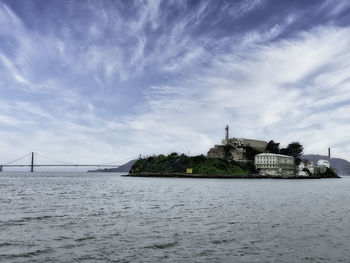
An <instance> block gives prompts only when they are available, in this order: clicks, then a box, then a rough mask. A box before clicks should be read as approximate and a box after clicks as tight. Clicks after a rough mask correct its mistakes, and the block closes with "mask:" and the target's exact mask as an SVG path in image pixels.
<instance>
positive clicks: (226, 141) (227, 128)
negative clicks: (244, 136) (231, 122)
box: [225, 125, 229, 145]
mask: <svg viewBox="0 0 350 263" xmlns="http://www.w3.org/2000/svg"><path fill="white" fill-rule="evenodd" d="M228 130H229V127H228V125H227V126H226V128H225V131H226V135H225V144H226V145H227V144H228V139H229V134H228Z"/></svg>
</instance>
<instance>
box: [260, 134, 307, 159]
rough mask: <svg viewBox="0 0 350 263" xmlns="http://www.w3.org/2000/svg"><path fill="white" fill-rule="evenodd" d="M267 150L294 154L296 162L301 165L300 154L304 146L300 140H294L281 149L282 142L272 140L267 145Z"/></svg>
mask: <svg viewBox="0 0 350 263" xmlns="http://www.w3.org/2000/svg"><path fill="white" fill-rule="evenodd" d="M266 151H267V152H270V153H277V154H283V155H289V156H293V157H294V158H295V164H296V165H299V164H300V156H301V155H302V154H303V151H304V147H303V146H302V145H301V144H300V143H299V142H292V143H290V144H288V146H287V148H282V149H280V144H279V143H276V142H274V141H273V140H271V141H269V142H268V144H267V146H266Z"/></svg>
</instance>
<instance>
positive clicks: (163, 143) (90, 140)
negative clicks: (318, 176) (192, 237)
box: [0, 0, 350, 163]
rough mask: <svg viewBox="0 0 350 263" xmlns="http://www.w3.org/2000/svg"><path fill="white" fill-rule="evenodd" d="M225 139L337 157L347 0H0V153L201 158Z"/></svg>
mask: <svg viewBox="0 0 350 263" xmlns="http://www.w3.org/2000/svg"><path fill="white" fill-rule="evenodd" d="M227 124H228V125H229V126H230V135H231V136H232V137H245V138H255V139H263V140H270V139H274V140H275V141H278V142H281V144H282V146H284V145H285V144H287V143H289V142H291V141H300V142H301V143H302V144H303V145H304V148H305V152H306V153H319V154H326V153H327V147H329V146H330V147H331V148H332V151H333V154H334V155H335V156H338V157H343V158H347V159H349V160H350V1H348V0H337V1H334V0H323V1H322V0H308V1H305V0H299V1H297V0H296V1H283V0H244V1H239V0H235V1H233V0H232V1H228V0H226V1H224V0H215V1H195V0H188V1H186V0H166V1H165V0H164V1H157V0H150V1H142V0H135V1H129V0H125V1H122V0H120V1H102V0H101V1H66V0H61V1H56V0H45V1H44V0H31V1H27V0H8V1H7V0H0V160H1V162H2V163H4V162H6V161H10V160H11V159H15V158H16V157H19V156H21V155H24V154H26V153H28V152H32V151H34V152H38V153H41V154H43V155H44V156H49V157H51V158H54V159H59V160H62V161H67V162H83V163H100V162H109V161H111V162H112V161H115V160H124V161H125V160H128V159H130V158H134V157H135V156H137V155H139V154H140V153H141V154H144V155H146V154H153V153H155V154H158V153H169V152H173V151H176V152H184V153H188V152H190V154H200V153H203V154H205V153H206V152H207V151H208V149H209V148H210V147H211V146H212V145H214V144H217V143H220V141H221V139H222V138H223V137H224V127H225V125H227Z"/></svg>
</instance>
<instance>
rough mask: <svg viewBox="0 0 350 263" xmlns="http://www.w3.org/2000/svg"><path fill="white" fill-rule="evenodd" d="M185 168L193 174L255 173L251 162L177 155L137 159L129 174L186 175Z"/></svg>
mask: <svg viewBox="0 0 350 263" xmlns="http://www.w3.org/2000/svg"><path fill="white" fill-rule="evenodd" d="M186 168H192V171H193V173H194V174H227V175H247V174H251V173H255V172H256V171H255V167H254V163H252V162H245V163H241V162H235V161H233V160H229V159H221V158H206V157H205V156H204V155H198V156H186V155H184V154H181V155H179V154H177V153H172V154H169V155H168V156H165V155H158V156H151V157H148V158H143V159H139V160H137V161H136V163H135V164H134V165H133V166H132V167H131V170H130V172H132V173H186Z"/></svg>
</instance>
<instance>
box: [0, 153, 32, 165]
mask: <svg viewBox="0 0 350 263" xmlns="http://www.w3.org/2000/svg"><path fill="white" fill-rule="evenodd" d="M31 154H32V153H28V154H26V155H24V156H22V157H19V158H17V159H16V160H13V161H10V162H8V163H4V165H9V164H12V163H14V162H17V161H20V160H22V159H24V158H26V157H28V156H30V155H31Z"/></svg>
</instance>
